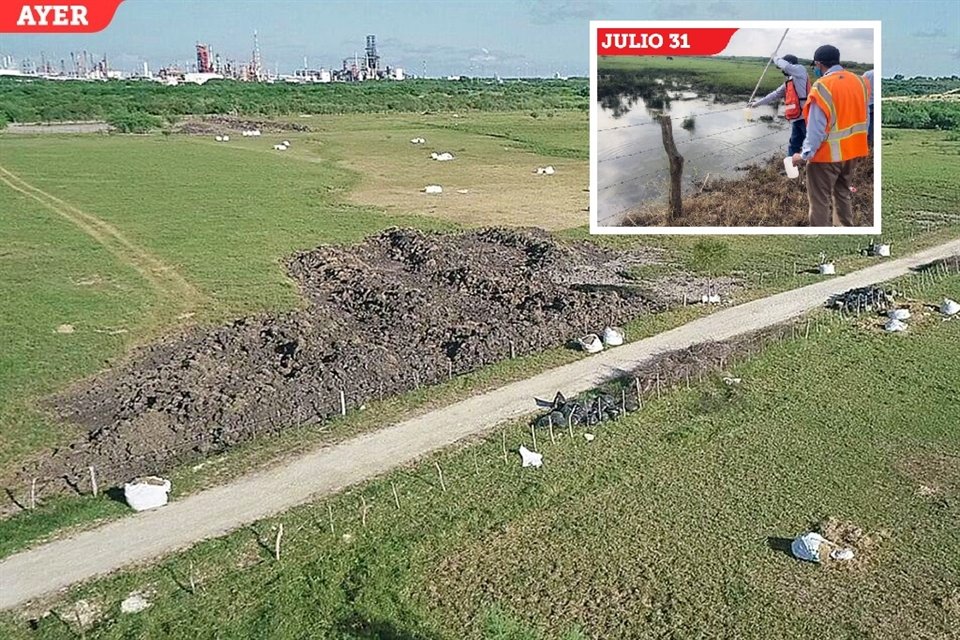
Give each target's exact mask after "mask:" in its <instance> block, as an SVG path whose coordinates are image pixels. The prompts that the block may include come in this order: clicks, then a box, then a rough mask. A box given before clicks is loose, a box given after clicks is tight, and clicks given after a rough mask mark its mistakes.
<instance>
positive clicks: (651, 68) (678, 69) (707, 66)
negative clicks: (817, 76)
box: [597, 56, 869, 98]
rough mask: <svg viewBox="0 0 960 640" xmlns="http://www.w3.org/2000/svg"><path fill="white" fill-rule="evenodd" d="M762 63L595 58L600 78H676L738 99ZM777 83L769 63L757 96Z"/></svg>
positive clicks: (760, 60)
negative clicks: (628, 75)
mask: <svg viewBox="0 0 960 640" xmlns="http://www.w3.org/2000/svg"><path fill="white" fill-rule="evenodd" d="M766 63H767V58H729V57H697V56H689V57H688V56H677V57H675V58H674V59H673V60H667V59H666V56H601V57H600V58H599V59H598V60H597V66H598V72H599V74H600V76H601V78H602V76H603V74H604V73H624V72H626V73H634V72H639V73H640V74H641V75H642V76H643V77H648V78H663V79H665V80H677V81H678V82H681V83H690V84H691V85H692V86H693V87H694V88H696V89H698V90H700V91H707V92H710V93H717V94H720V95H724V96H736V97H741V98H746V97H749V96H750V94H751V93H752V92H753V89H754V87H756V86H757V80H759V79H760V74H761V73H762V72H763V67H764V66H765V65H766ZM844 64H846V63H844ZM847 68H849V69H851V70H852V71H857V72H858V73H862V72H863V71H866V70H867V69H868V68H869V67H861V66H859V65H856V64H854V65H851V66H849V67H847ZM811 76H812V74H811ZM811 79H812V78H811ZM601 81H602V80H601ZM781 84H783V74H782V73H781V72H780V71H779V70H778V69H777V68H776V67H774V66H773V65H771V68H770V69H767V73H766V75H765V76H764V77H763V82H761V84H760V89H759V90H758V95H759V96H763V95H765V94H766V93H769V92H770V91H773V90H774V89H776V88H777V87H778V86H779V85H781Z"/></svg>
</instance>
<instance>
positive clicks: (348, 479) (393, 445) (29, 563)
mask: <svg viewBox="0 0 960 640" xmlns="http://www.w3.org/2000/svg"><path fill="white" fill-rule="evenodd" d="M956 254H960V239H958V240H953V241H950V242H948V243H946V244H943V245H940V246H938V247H934V248H932V249H928V250H925V251H921V252H919V253H917V254H914V255H912V256H909V257H907V258H900V259H897V260H889V261H885V262H882V263H880V264H877V265H875V266H872V267H869V268H866V269H863V270H860V271H857V272H854V273H851V274H849V275H846V276H840V277H835V278H831V279H829V280H825V281H824V282H820V283H817V284H813V285H810V286H806V287H803V288H800V289H795V290H792V291H788V292H785V293H780V294H777V295H774V296H770V297H768V298H764V299H761V300H756V301H753V302H749V303H746V304H742V305H739V306H737V307H732V308H729V309H725V310H722V311H718V312H716V313H713V314H711V315H710V316H707V317H705V318H701V319H699V320H695V321H693V322H690V323H689V324H686V325H684V326H682V327H678V328H676V329H672V330H670V331H667V332H665V333H661V334H659V335H656V336H653V337H651V338H647V339H645V340H640V341H637V342H634V343H631V344H628V345H625V346H623V347H619V348H616V349H613V350H610V351H606V352H603V353H601V354H598V355H595V356H591V357H586V358H584V359H582V360H578V361H577V362H574V363H571V364H568V365H565V366H562V367H558V368H556V369H551V370H550V371H546V372H544V373H542V374H540V375H537V376H534V377H532V378H529V379H527V380H523V381H520V382H515V383H512V384H508V385H506V386H504V387H501V388H499V389H495V390H493V391H489V392H487V393H484V394H482V395H479V396H475V397H472V398H469V399H467V400H463V401H461V402H457V403H455V404H452V405H450V406H448V407H445V408H443V409H439V410H436V411H432V412H430V413H427V414H425V415H422V416H419V417H417V418H414V419H411V420H408V421H406V422H402V423H399V424H396V425H393V426H390V427H386V428H384V429H381V430H379V431H376V432H374V433H369V434H365V435H361V436H358V437H356V438H353V439H351V440H348V441H346V442H343V443H340V444H337V445H332V446H329V447H324V448H320V449H318V450H316V451H313V452H311V453H308V454H306V455H303V456H301V457H300V458H297V459H294V460H291V461H289V462H287V463H285V464H283V465H282V466H279V467H276V468H272V469H267V470H264V471H261V472H258V473H255V474H252V475H250V476H247V477H245V478H242V479H239V480H237V481H234V482H231V483H230V484H227V485H224V486H221V487H217V488H214V489H210V490H207V491H204V492H201V493H198V494H196V495H193V496H189V497H187V498H184V499H182V500H179V501H174V502H172V503H171V504H170V505H168V506H167V507H164V508H162V509H159V510H157V511H152V512H144V513H140V514H137V515H134V516H131V517H128V518H123V519H121V520H118V521H116V522H112V523H109V524H107V525H104V526H102V527H100V528H98V529H95V530H91V531H87V532H84V533H81V534H78V535H76V536H74V537H72V538H68V539H64V540H59V541H55V542H51V543H48V544H45V545H43V546H40V547H37V548H36V549H32V550H29V551H24V552H22V553H18V554H16V555H13V556H11V557H9V558H7V559H5V560H3V561H2V562H0V585H2V589H0V608H2V609H6V608H11V607H15V606H17V605H20V604H22V603H24V602H26V601H28V600H31V599H33V598H37V597H39V596H42V595H44V594H47V593H50V592H52V591H55V590H57V589H60V588H63V587H66V586H68V585H70V584H73V583H75V582H79V581H82V580H86V579H88V578H91V577H94V576H98V575H102V574H106V573H110V572H112V571H115V570H117V569H120V568H121V567H124V566H127V565H130V564H133V563H138V562H144V561H148V560H151V559H155V558H158V557H160V556H163V555H165V554H169V553H171V552H173V551H176V550H177V549H182V548H185V547H188V546H190V545H192V544H194V543H195V542H197V541H199V540H202V539H204V538H210V537H214V536H218V535H222V534H224V533H227V532H228V531H231V530H234V529H237V528H239V527H241V526H243V525H245V524H248V523H250V522H253V521H256V520H258V519H261V518H264V517H267V516H270V515H273V514H276V513H278V512H281V511H284V510H286V509H289V508H291V507H293V506H296V505H298V504H301V503H304V502H307V501H309V500H310V499H311V498H314V497H316V496H319V495H323V494H328V493H332V492H336V491H338V490H341V489H343V488H345V487H347V486H349V485H352V484H356V483H359V482H362V481H363V480H366V479H368V478H371V477H373V476H376V475H379V474H382V473H385V472H387V471H389V470H390V469H393V468H394V467H397V466H400V465H403V464H407V463H409V462H411V461H413V460H415V459H417V458H418V457H420V456H422V455H424V454H426V453H429V452H431V451H434V450H436V449H439V448H441V447H444V446H447V445H450V444H452V443H454V442H456V441H457V440H460V439H463V438H465V437H468V436H472V435H475V434H482V433H484V432H486V431H489V430H490V429H492V428H493V427H495V426H496V425H498V424H501V423H503V422H504V421H507V420H510V419H512V418H517V417H519V416H522V415H524V414H527V413H530V412H531V411H533V410H534V409H535V408H534V404H533V398H534V396H552V395H553V393H554V392H556V391H557V390H558V389H562V390H563V392H564V393H567V394H573V393H577V392H580V391H584V390H587V389H589V388H592V387H594V386H596V385H597V384H598V383H600V382H602V381H604V380H607V379H610V378H612V377H616V376H617V375H618V374H619V373H620V372H621V371H626V370H630V369H632V368H633V367H634V366H635V365H637V364H638V363H640V362H642V361H643V360H645V359H647V358H649V357H651V356H652V355H654V354H656V353H660V352H663V351H672V350H675V349H682V348H686V347H689V346H690V345H692V344H695V343H698V342H704V341H708V340H723V339H726V338H730V337H732V336H735V335H739V334H742V333H747V332H750V331H754V330H756V329H760V328H763V327H766V326H770V325H773V324H776V323H779V322H782V321H785V320H788V319H790V318H794V317H796V316H799V315H801V314H803V313H804V312H806V311H808V310H810V309H813V308H816V307H819V306H821V305H822V304H824V301H825V300H826V299H827V298H828V297H829V296H830V295H831V294H833V293H838V292H842V291H845V290H847V289H850V288H853V287H859V286H866V285H870V284H873V283H876V282H881V281H885V280H890V279H892V278H896V277H898V276H900V275H903V274H905V273H907V272H908V271H909V270H910V269H911V268H912V267H915V266H918V265H922V264H925V263H927V262H930V261H933V260H936V259H938V258H942V257H947V256H952V255H956ZM518 463H519V460H518Z"/></svg>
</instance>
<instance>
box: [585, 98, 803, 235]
mask: <svg viewBox="0 0 960 640" xmlns="http://www.w3.org/2000/svg"><path fill="white" fill-rule="evenodd" d="M740 108H742V107H737V109H740ZM732 110H733V109H727V110H724V111H732ZM722 112H723V111H713V112H707V114H709V113H722ZM687 117H689V116H687ZM650 124H658V122H657V121H656V120H654V121H652V122H642V123H636V124H635V125H623V127H616V128H625V127H629V126H644V125H650ZM770 128H771V127H770V123H769V122H764V121H759V122H749V123H747V124H744V125H740V126H736V127H728V128H726V129H723V130H721V131H717V132H715V133H711V134H708V135H705V136H700V137H696V138H690V139H688V140H681V141H679V142H677V146H689V145H690V144H692V143H695V142H699V141H701V140H705V139H711V138H717V137H720V136H723V135H725V134H730V133H733V132H736V131H743V130H746V129H764V130H767V131H766V133H763V134H761V135H758V136H753V137H750V138H748V139H746V140H741V141H739V142H735V143H732V144H725V145H723V146H721V148H719V149H713V150H707V151H704V152H702V153H699V154H696V155H693V156H690V157H685V158H684V160H685V161H686V162H691V163H692V162H697V161H699V160H703V159H705V158H710V157H714V156H718V155H721V154H728V153H731V152H735V150H736V149H739V148H742V147H743V146H744V145H749V144H754V143H756V142H757V141H759V140H764V139H768V138H770V137H772V136H776V135H785V134H786V133H788V131H787V130H785V129H782V128H780V127H775V128H774V130H773V131H769V129H770ZM611 129H612V128H607V129H601V130H600V131H601V132H602V131H608V130H611ZM784 146H785V143H779V144H776V145H770V146H768V147H765V148H764V149H763V150H762V151H760V152H759V153H756V154H754V155H751V156H748V157H746V158H742V157H741V158H737V159H736V160H735V161H734V162H732V163H727V164H722V165H718V166H717V167H716V169H715V171H716V172H718V173H722V172H728V171H733V170H736V169H740V168H743V167H744V166H745V165H748V164H750V163H753V162H754V161H756V160H757V159H758V158H761V157H766V156H768V155H770V154H772V153H773V152H774V151H776V150H778V149H781V148H782V147H784ZM628 148H629V147H628V146H624V145H620V146H619V147H614V148H613V149H614V150H618V149H619V150H620V151H624V150H626V149H628ZM658 150H659V151H661V152H662V151H663V145H662V144H658V145H655V146H649V147H645V148H643V149H639V150H636V151H629V152H627V153H620V154H618V155H608V156H606V157H602V158H600V159H598V160H597V163H598V164H601V163H607V162H612V161H615V160H621V159H624V158H629V157H634V156H640V155H643V154H646V153H653V152H656V151H658ZM665 157H666V156H665V154H664V158H665ZM667 171H668V168H667V166H666V165H664V166H662V167H658V168H656V169H653V170H651V171H646V172H644V173H641V174H638V175H635V176H630V177H628V178H624V179H622V180H618V181H616V182H612V183H609V184H605V185H602V186H598V187H597V191H598V192H602V191H608V190H610V189H615V188H617V187H621V186H623V185H627V184H636V183H638V182H639V181H642V180H644V179H647V184H648V185H649V184H652V183H654V182H660V181H661V180H662V179H663V177H664V175H665V174H666V172H667ZM636 206H637V204H636V203H634V204H631V205H629V206H626V207H623V208H621V209H619V210H617V211H613V212H610V213H606V214H604V215H603V217H602V218H601V217H600V216H599V215H598V220H597V222H598V224H600V225H601V226H605V225H606V223H608V222H610V221H618V220H620V219H621V218H622V216H624V215H625V214H626V213H627V212H628V211H630V210H632V209H635V208H636Z"/></svg>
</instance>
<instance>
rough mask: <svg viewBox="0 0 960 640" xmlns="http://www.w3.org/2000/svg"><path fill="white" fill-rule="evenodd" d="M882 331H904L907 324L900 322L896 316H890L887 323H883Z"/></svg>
mask: <svg viewBox="0 0 960 640" xmlns="http://www.w3.org/2000/svg"><path fill="white" fill-rule="evenodd" d="M883 329H884V331H890V332H891V333H895V332H899V331H906V330H907V325H906V324H904V323H903V322H900V321H899V320H897V319H896V318H890V319H889V320H887V324H885V325H883Z"/></svg>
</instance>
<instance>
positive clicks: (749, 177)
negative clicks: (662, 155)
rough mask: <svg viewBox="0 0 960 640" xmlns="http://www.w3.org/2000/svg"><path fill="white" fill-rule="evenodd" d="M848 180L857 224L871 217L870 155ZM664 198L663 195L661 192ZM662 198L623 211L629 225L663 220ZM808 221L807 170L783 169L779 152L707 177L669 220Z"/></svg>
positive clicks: (726, 223)
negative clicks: (792, 173) (792, 176)
mask: <svg viewBox="0 0 960 640" xmlns="http://www.w3.org/2000/svg"><path fill="white" fill-rule="evenodd" d="M853 183H854V185H855V187H856V189H857V192H856V193H854V194H853V217H854V222H855V224H856V226H858V227H869V226H870V225H871V224H872V223H873V156H872V155H871V156H869V157H867V158H861V159H860V162H859V164H858V165H857V169H856V173H855V177H854V180H853ZM664 201H665V197H664ZM664 206H665V202H664V203H657V204H656V205H651V206H650V207H648V208H645V209H643V210H638V211H636V212H634V213H631V214H630V215H629V216H628V218H627V219H628V223H629V224H631V225H634V226H662V225H666V224H667V219H666V213H665V210H664ZM808 224H809V203H808V201H807V187H806V172H805V170H801V175H800V177H799V178H798V179H796V180H789V179H787V178H786V177H785V175H784V169H783V158H782V156H773V157H771V158H769V159H767V160H766V161H765V162H762V163H760V164H759V165H750V166H748V167H744V175H743V176H741V177H738V178H729V179H721V180H715V181H710V182H709V183H708V184H707V186H706V187H705V188H704V189H703V191H702V193H698V194H695V195H692V196H688V197H685V198H684V199H683V216H682V217H681V218H680V219H679V220H676V221H672V222H670V225H671V226H695V227H714V226H716V227H805V226H808Z"/></svg>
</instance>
